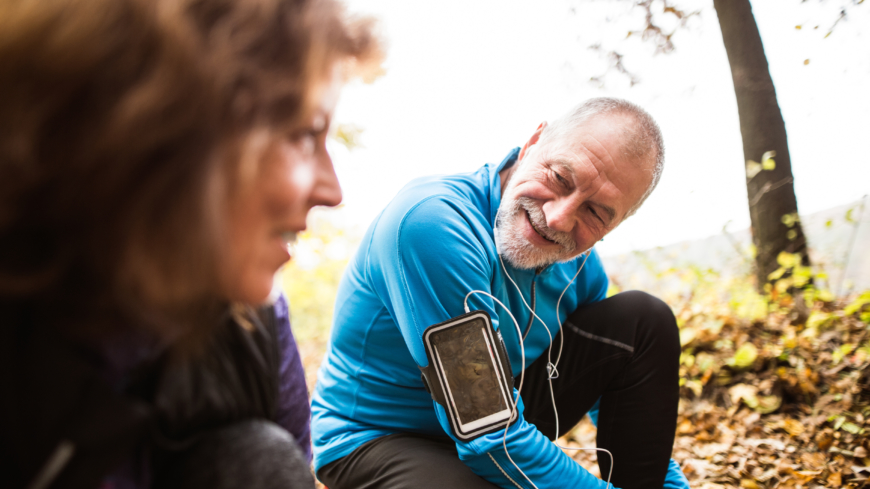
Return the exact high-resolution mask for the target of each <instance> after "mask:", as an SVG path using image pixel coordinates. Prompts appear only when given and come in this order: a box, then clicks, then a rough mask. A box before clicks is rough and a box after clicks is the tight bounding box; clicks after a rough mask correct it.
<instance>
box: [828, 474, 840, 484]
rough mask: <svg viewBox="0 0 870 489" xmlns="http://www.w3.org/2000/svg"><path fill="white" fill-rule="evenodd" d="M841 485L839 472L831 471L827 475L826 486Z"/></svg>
mask: <svg viewBox="0 0 870 489" xmlns="http://www.w3.org/2000/svg"><path fill="white" fill-rule="evenodd" d="M842 485H843V477H842V476H841V475H840V473H839V472H831V475H829V476H828V487H840V486H842Z"/></svg>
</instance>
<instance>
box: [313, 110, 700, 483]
mask: <svg viewBox="0 0 870 489" xmlns="http://www.w3.org/2000/svg"><path fill="white" fill-rule="evenodd" d="M663 160H664V148H663V144H662V137H661V133H660V131H659V129H658V126H657V125H656V123H655V122H654V121H653V119H652V118H651V117H650V116H649V114H647V113H646V112H645V111H644V110H643V109H641V108H639V107H637V106H636V105H634V104H631V103H629V102H626V101H623V100H616V99H607V98H600V99H593V100H589V101H587V102H585V103H583V104H581V105H580V106H578V107H577V108H575V109H574V110H572V111H571V112H569V113H568V114H567V115H566V116H564V117H563V118H561V119H559V120H557V121H555V122H554V123H553V124H551V125H547V123H542V124H541V125H540V126H539V127H538V129H537V130H536V131H535V133H534V134H533V135H532V137H531V138H530V139H529V140H528V142H526V143H525V145H524V146H523V147H522V149H520V148H516V149H514V150H513V151H511V152H510V153H509V154H508V155H507V157H506V158H505V159H504V160H503V161H502V162H501V163H500V164H499V165H493V164H487V165H485V166H483V167H482V168H480V169H479V170H477V171H475V172H472V173H464V174H457V175H448V176H438V177H427V178H421V179H418V180H416V181H414V182H411V183H410V184H409V185H408V186H406V187H405V188H404V189H402V190H401V191H400V192H399V194H398V195H397V196H396V197H395V198H394V199H393V201H392V202H391V203H390V204H389V205H388V206H387V207H386V209H384V211H383V212H382V213H381V215H380V216H378V218H377V219H376V220H375V222H374V223H372V225H371V226H370V227H369V229H368V232H367V233H366V235H365V237H364V239H363V242H362V245H361V246H360V249H359V251H358V253H357V255H356V257H355V258H354V259H353V261H352V262H351V263H350V265H349V266H348V269H347V271H346V272H345V275H344V279H343V280H342V283H341V286H340V288H339V293H338V298H337V301H336V309H335V323H334V328H333V331H332V338H331V341H330V345H329V350H328V353H327V356H326V358H325V360H324V362H323V365H322V366H321V368H320V371H319V380H318V384H317V388H316V390H315V393H314V398H313V403H312V412H313V424H312V431H313V439H314V452H315V470H316V473H317V476H318V478H320V480H321V481H323V482H324V483H325V484H326V485H327V486H328V487H329V488H330V489H343V488H361V487H364V488H397V487H398V488H405V487H407V488H484V487H486V488H492V487H503V488H512V487H522V488H531V487H537V488H541V489H543V488H550V487H552V488H557V487H558V488H564V487H581V488H605V487H607V484H606V483H605V481H602V480H600V479H598V478H596V477H594V476H593V475H591V474H590V473H589V472H587V471H586V470H585V469H584V468H583V467H581V466H580V465H579V464H577V463H576V462H574V461H573V460H572V459H571V458H570V457H569V456H568V455H566V454H565V453H564V452H563V451H562V450H561V449H560V448H559V447H558V446H556V445H555V444H554V443H552V441H551V440H554V439H555V438H557V435H564V434H565V433H566V432H568V431H569V430H570V429H572V428H573V427H574V425H575V424H576V423H577V422H578V421H579V420H580V419H581V418H582V417H583V416H584V415H585V414H586V413H587V412H589V413H590V416H591V417H592V418H593V419H597V424H598V446H599V447H600V448H602V449H606V450H607V451H609V453H610V454H612V461H613V463H611V455H608V454H607V453H605V452H603V451H601V452H599V453H598V461H599V462H598V463H599V467H600V468H601V474H602V476H603V477H604V479H605V480H606V479H607V477H608V475H609V474H610V473H611V469H612V478H611V482H612V484H613V485H614V486H616V487H621V488H624V489H633V488H640V487H644V488H646V487H649V488H661V487H663V486H666V487H688V486H687V484H686V483H685V478H684V477H683V476H682V474H681V473H680V471H679V468H678V467H677V466H676V464H675V463H674V462H673V461H669V457H670V453H671V450H672V445H673V439H674V431H675V427H676V415H677V402H678V373H677V372H678V358H679V354H680V345H679V340H678V332H677V326H676V323H675V320H674V316H673V314H672V313H671V311H670V309H669V308H668V307H667V306H666V305H665V304H664V303H662V302H661V301H659V300H658V299H655V298H653V297H651V296H649V295H647V294H644V293H641V292H626V293H622V294H618V295H615V296H613V297H610V298H606V292H607V276H606V275H605V273H604V269H603V268H602V265H601V261H600V259H599V257H598V255H597V253H595V251H593V250H592V246H593V245H594V244H595V243H596V242H597V241H599V240H601V239H602V238H603V237H604V235H606V234H607V233H609V232H610V231H612V230H613V229H614V228H616V226H618V225H619V224H620V223H621V222H622V221H623V220H625V219H626V218H627V217H628V216H630V215H632V214H633V213H634V212H635V211H636V210H637V209H638V207H640V205H641V204H642V203H643V201H644V200H645V199H646V198H647V196H649V194H650V193H651V192H652V190H653V188H655V186H656V184H657V183H658V180H659V177H660V176H661V172H662V166H663ZM471 291H480V292H475V293H473V294H471V296H470V297H469V296H468V295H469V293H470V292H471ZM466 300H467V301H468V302H469V306H470V308H471V309H478V310H481V311H484V312H485V313H486V314H487V315H488V316H489V317H490V318H491V321H492V324H493V326H494V327H495V328H496V329H497V330H498V331H499V334H500V336H501V337H502V338H503V341H504V348H505V349H506V351H507V356H508V357H509V359H510V365H511V366H512V373H513V377H514V379H516V380H515V382H514V386H515V387H517V388H518V387H520V386H522V388H521V391H520V392H519V396H517V389H516V388H514V390H513V394H514V396H512V397H511V398H510V401H509V403H512V402H513V400H514V399H516V400H517V406H516V407H517V413H518V414H517V415H516V417H515V419H514V420H512V421H510V422H509V424H508V422H507V421H505V422H500V423H499V429H496V430H494V431H489V432H487V433H485V434H481V435H479V436H476V437H473V438H471V439H469V438H468V437H461V436H459V434H458V432H457V426H458V425H457V424H455V422H453V421H451V419H452V418H451V416H452V414H450V413H449V412H448V410H445V404H447V403H446V402H443V399H442V402H434V401H433V396H432V395H430V393H429V390H433V392H434V389H429V386H428V385H424V382H423V380H422V379H421V376H420V367H428V365H429V359H428V357H427V351H426V348H425V347H424V341H423V335H424V331H425V330H426V328H427V327H429V326H431V325H435V324H437V323H442V322H444V321H446V320H449V319H450V318H454V317H456V316H459V315H461V314H463V312H464V310H465V309H464V303H465V301H466ZM532 311H534V313H533V312H532ZM512 317H513V318H516V322H515V321H514V319H512ZM560 332H561V336H560ZM551 345H554V347H553V348H550V347H551ZM454 351H456V350H454ZM490 355H493V354H492V353H490ZM451 360H452V361H453V362H454V363H455V362H456V361H460V363H461V359H459V360H457V359H456V358H451ZM435 363H437V362H435ZM445 363H447V362H446V361H445ZM429 383H431V380H430V382H429ZM505 385H507V384H505ZM508 389H509V388H508ZM457 390H458V388H457ZM439 392H440V391H439ZM444 392H446V391H444ZM474 394H475V392H470V393H459V392H457V393H456V395H455V396H454V404H455V403H462V402H464V401H462V399H474ZM477 394H480V392H479V391H478V392H477ZM599 406H600V408H599ZM453 408H454V410H455V409H456V406H455V405H454V406H453ZM460 408H461V406H460ZM599 413H600V414H599ZM463 422H464V421H463ZM452 423H453V424H452ZM506 425H507V428H505V426H506ZM468 426H470V425H468Z"/></svg>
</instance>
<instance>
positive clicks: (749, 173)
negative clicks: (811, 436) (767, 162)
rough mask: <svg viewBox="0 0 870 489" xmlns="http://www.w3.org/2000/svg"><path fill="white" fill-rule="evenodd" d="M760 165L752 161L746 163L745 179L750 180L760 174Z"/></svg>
mask: <svg viewBox="0 0 870 489" xmlns="http://www.w3.org/2000/svg"><path fill="white" fill-rule="evenodd" d="M761 170H762V167H761V163H759V162H757V161H753V160H747V161H746V178H752V177H754V176H755V175H758V174H759V173H761Z"/></svg>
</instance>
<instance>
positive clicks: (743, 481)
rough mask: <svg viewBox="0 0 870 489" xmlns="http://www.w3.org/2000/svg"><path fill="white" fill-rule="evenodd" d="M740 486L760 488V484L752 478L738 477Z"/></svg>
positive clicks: (753, 488) (746, 488) (749, 488)
mask: <svg viewBox="0 0 870 489" xmlns="http://www.w3.org/2000/svg"><path fill="white" fill-rule="evenodd" d="M740 487H742V488H744V489H760V488H761V486H759V485H758V483H756V482H755V481H754V480H752V479H740Z"/></svg>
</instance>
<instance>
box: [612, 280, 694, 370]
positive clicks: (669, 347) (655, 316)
mask: <svg viewBox="0 0 870 489" xmlns="http://www.w3.org/2000/svg"><path fill="white" fill-rule="evenodd" d="M616 297H621V299H622V300H623V301H625V307H627V308H628V309H629V310H630V311H632V313H634V314H636V315H638V317H639V318H641V320H640V321H638V327H639V328H641V330H639V331H638V332H637V334H638V336H639V337H649V338H650V339H652V340H653V341H654V342H655V344H656V345H657V348H663V349H664V351H665V352H667V353H668V354H669V355H676V356H677V357H679V355H680V330H679V328H678V327H677V319H676V317H674V312H673V311H672V310H671V307H670V306H668V305H667V304H666V303H665V302H664V301H663V300H661V299H659V298H658V297H656V296H654V295H651V294H648V293H646V292H643V291H640V290H630V291H628V292H623V293H621V294H618V295H617V296H616Z"/></svg>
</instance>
